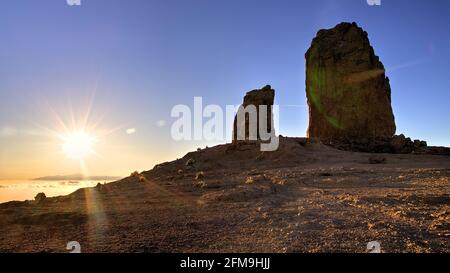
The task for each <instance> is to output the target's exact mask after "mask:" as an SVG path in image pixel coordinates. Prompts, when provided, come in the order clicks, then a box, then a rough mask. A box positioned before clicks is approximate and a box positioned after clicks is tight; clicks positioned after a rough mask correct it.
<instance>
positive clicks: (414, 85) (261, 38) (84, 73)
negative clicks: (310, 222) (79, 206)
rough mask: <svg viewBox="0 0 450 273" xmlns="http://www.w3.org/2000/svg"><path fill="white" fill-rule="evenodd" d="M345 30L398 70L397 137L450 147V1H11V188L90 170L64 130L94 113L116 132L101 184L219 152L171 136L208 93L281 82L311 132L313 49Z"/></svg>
mask: <svg viewBox="0 0 450 273" xmlns="http://www.w3.org/2000/svg"><path fill="white" fill-rule="evenodd" d="M342 21H348V22H353V21H355V22H357V23H358V24H359V25H360V26H362V27H363V28H364V29H365V30H366V31H367V32H368V33H369V37H370V40H371V43H372V45H373V46H374V48H375V52H376V54H377V55H379V56H380V58H381V60H382V62H383V63H384V64H385V66H386V68H387V75H388V76H389V77H390V79H391V85H392V99H393V108H394V113H395V116H396V122H397V127H398V130H397V133H405V134H406V135H408V136H410V137H412V138H420V139H424V140H428V142H429V144H432V145H447V146H450V139H449V138H450V127H449V124H448V117H449V116H450V107H448V105H449V101H450V92H449V91H450V90H449V87H450V74H449V72H450V69H449V66H448V63H449V61H450V50H449V49H450V28H449V26H450V0H433V1H423V0H422V1H419V0H382V5H381V6H379V7H374V6H369V5H368V4H367V3H366V1H365V0H339V1H337V0H314V1H313V0H310V1H306V0H292V1H288V0H178V1H174V0H160V1H159V0H158V1H156V0H82V5H81V6H68V5H67V4H66V0H8V1H1V3H0V179H19V178H29V177H37V176H44V175H55V174H69V173H79V172H80V164H79V162H78V161H77V160H71V159H70V158H68V156H67V154H64V152H63V151H62V150H63V149H62V145H63V144H64V143H63V141H61V140H60V139H57V138H55V133H54V132H56V133H59V134H62V127H63V126H62V124H65V125H66V126H67V127H69V129H70V126H71V125H70V124H72V121H71V120H72V117H73V120H75V121H81V120H82V119H83V116H84V115H85V114H86V113H87V109H91V111H90V112H89V119H88V122H87V123H88V124H89V125H90V126H91V127H93V124H95V125H96V127H95V129H92V128H91V129H92V130H93V131H95V132H96V134H100V135H101V136H102V137H101V138H100V139H99V141H98V143H96V145H95V152H96V155H92V156H90V157H89V158H85V160H84V161H85V166H84V168H86V169H87V170H89V173H91V174H96V175H127V174H129V173H130V172H131V171H133V170H146V169H150V168H152V167H153V165H154V164H156V163H159V162H163V161H167V160H172V159H175V158H177V157H181V156H183V155H184V154H185V153H186V152H188V151H190V150H193V149H195V148H196V147H204V146H205V145H213V144H214V143H206V142H174V141H172V139H171V138H170V125H171V123H172V122H173V119H172V118H171V117H170V111H171V109H172V107H173V106H174V105H176V104H188V105H192V104H193V97H194V96H202V97H203V99H204V103H205V104H210V103H211V104H220V105H226V104H235V105H237V104H240V103H241V101H242V97H243V95H244V94H245V92H246V91H249V90H252V89H256V88H261V87H262V86H264V85H266V84H271V85H272V87H273V88H274V89H276V92H277V94H276V103H277V104H279V105H280V107H281V108H280V133H281V134H283V135H288V136H304V135H305V134H306V133H305V132H306V128H307V121H308V116H307V108H306V96H305V84H304V82H305V68H304V67H305V60H304V53H305V52H306V50H307V48H308V47H309V45H310V43H311V40H312V38H313V37H314V36H315V34H316V32H317V31H318V30H319V29H322V28H331V27H334V26H335V25H336V24H338V23H340V22H342ZM58 118H59V119H60V120H61V121H60V122H59V121H58ZM75 123H76V122H75ZM73 127H77V125H74V126H73ZM130 128H134V130H131V131H129V134H127V132H126V130H127V129H130ZM52 132H53V133H52Z"/></svg>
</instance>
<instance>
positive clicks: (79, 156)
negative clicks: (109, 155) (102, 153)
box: [62, 131, 96, 160]
mask: <svg viewBox="0 0 450 273" xmlns="http://www.w3.org/2000/svg"><path fill="white" fill-rule="evenodd" d="M63 140H64V143H63V145H62V150H63V152H64V153H65V154H66V156H67V157H68V158H70V159H73V160H83V159H85V158H86V157H88V156H89V155H90V154H92V153H93V152H94V149H93V148H94V143H95V142H96V141H95V138H94V137H93V136H91V135H89V134H88V133H86V132H85V131H77V132H73V133H70V134H68V135H66V136H64V137H63Z"/></svg>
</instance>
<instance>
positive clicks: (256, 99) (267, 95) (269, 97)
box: [233, 85, 275, 143]
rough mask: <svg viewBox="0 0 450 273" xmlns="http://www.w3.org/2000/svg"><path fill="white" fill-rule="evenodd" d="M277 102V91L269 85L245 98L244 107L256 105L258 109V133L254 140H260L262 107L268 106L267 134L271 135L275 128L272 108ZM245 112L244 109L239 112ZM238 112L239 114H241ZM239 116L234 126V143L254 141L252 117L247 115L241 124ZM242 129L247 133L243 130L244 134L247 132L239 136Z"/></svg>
mask: <svg viewBox="0 0 450 273" xmlns="http://www.w3.org/2000/svg"><path fill="white" fill-rule="evenodd" d="M274 100H275V90H274V89H272V87H271V86H270V85H267V86H265V87H263V88H262V89H256V90H253V91H250V92H247V94H246V95H245V97H244V102H243V103H242V106H243V107H244V108H245V107H248V106H251V105H254V106H255V108H256V113H257V115H256V123H257V128H256V130H257V132H256V139H253V140H260V134H259V128H260V123H259V119H260V106H267V121H266V124H267V132H268V133H270V132H271V130H272V127H273V114H272V106H273V104H274ZM242 111H244V110H243V109H240V110H239V112H242ZM239 112H238V114H239ZM237 117H238V116H237V115H236V117H235V119H234V125H233V142H234V143H236V142H237V141H239V140H241V141H246V140H252V139H251V134H250V133H251V132H250V125H249V124H250V122H251V120H250V118H249V117H250V115H249V114H246V115H245V120H243V121H241V122H240V123H239V121H238V118H237ZM239 127H241V129H245V131H243V130H242V132H245V135H242V136H239V134H238V133H239V132H238V128H239Z"/></svg>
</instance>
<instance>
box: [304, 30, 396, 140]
mask: <svg viewBox="0 0 450 273" xmlns="http://www.w3.org/2000/svg"><path fill="white" fill-rule="evenodd" d="M305 57H306V95H307V99H308V106H309V128H308V137H309V138H317V139H320V141H322V142H323V143H328V142H330V141H333V140H339V139H347V140H361V139H374V138H389V137H392V136H393V135H394V133H395V131H396V125H395V119H394V115H393V111H392V107H391V88H390V84H389V79H388V78H387V77H386V75H385V68H384V66H383V64H382V63H381V62H380V60H379V58H378V57H377V56H376V55H375V53H374V49H373V48H372V46H371V45H370V42H369V38H368V34H367V32H365V31H364V30H363V29H361V28H360V27H358V25H357V24H356V23H341V24H339V25H337V26H336V27H335V28H333V29H328V30H320V31H319V32H318V33H317V36H316V37H315V38H314V40H313V41H312V44H311V47H310V48H309V50H308V51H307V53H306V55H305Z"/></svg>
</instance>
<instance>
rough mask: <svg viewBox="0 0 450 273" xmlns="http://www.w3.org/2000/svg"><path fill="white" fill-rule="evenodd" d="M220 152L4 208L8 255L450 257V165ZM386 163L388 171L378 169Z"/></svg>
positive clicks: (320, 154) (316, 151)
mask: <svg viewBox="0 0 450 273" xmlns="http://www.w3.org/2000/svg"><path fill="white" fill-rule="evenodd" d="M280 145H281V146H280V149H279V150H278V151H276V152H273V153H261V152H259V146H257V145H255V144H242V143H241V144H239V145H231V144H228V145H222V146H217V147H213V148H207V149H203V150H199V151H197V152H193V153H189V154H187V155H186V156H185V157H184V158H182V159H179V160H176V161H174V162H170V163H165V164H162V165H159V166H156V167H155V168H154V169H153V170H151V171H148V172H144V173H141V174H138V173H134V174H133V175H132V176H130V177H128V178H125V179H123V180H121V181H117V182H114V183H110V184H107V185H98V186H97V187H95V188H88V189H81V190H78V191H77V192H75V193H73V194H71V195H68V196H63V197H57V198H42V196H41V198H40V199H39V201H28V202H10V203H6V204H2V205H0V252H67V250H66V245H67V243H68V242H69V241H78V242H80V244H81V248H82V251H83V252H280V253H284V252H366V246H367V243H368V242H370V241H378V242H379V243H380V244H381V248H382V251H384V252H450V180H449V179H450V157H448V156H433V155H423V154H422V155H416V154H402V155H394V154H381V155H372V154H365V153H353V152H345V151H340V150H336V149H333V148H330V147H327V146H324V145H322V144H310V143H307V142H306V141H305V139H300V138H282V139H281V144H280ZM373 163H379V164H373Z"/></svg>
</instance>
